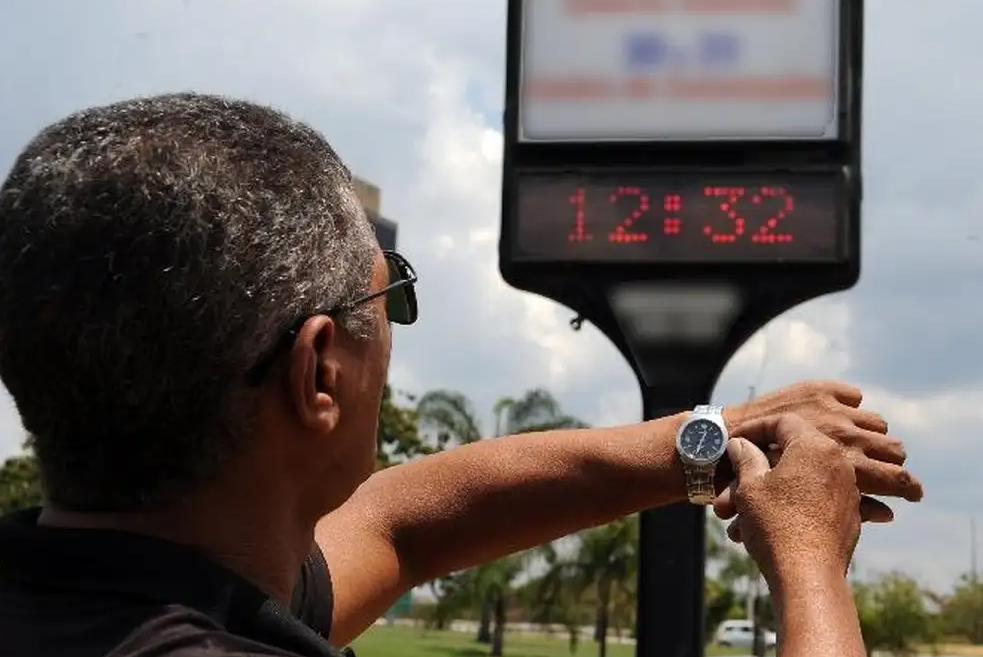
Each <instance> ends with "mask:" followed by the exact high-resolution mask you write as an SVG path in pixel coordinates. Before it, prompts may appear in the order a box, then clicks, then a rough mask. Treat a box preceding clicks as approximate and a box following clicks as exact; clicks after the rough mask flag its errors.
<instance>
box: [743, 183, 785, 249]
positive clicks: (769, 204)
mask: <svg viewBox="0 0 983 657" xmlns="http://www.w3.org/2000/svg"><path fill="white" fill-rule="evenodd" d="M751 203H753V204H754V205H759V206H764V207H766V208H774V209H773V210H771V212H770V213H769V215H770V216H768V217H767V218H766V219H765V220H764V221H763V222H762V223H761V225H760V226H758V228H757V230H755V231H754V232H753V233H752V234H751V241H752V242H754V243H756V244H785V243H788V242H791V241H792V235H791V234H789V233H781V234H779V233H773V232H772V231H773V230H775V229H776V228H778V223H779V222H780V221H781V220H782V219H784V218H785V217H787V216H788V215H789V214H790V213H791V212H792V211H793V210H794V209H795V197H793V196H792V195H791V194H789V193H788V191H787V190H786V189H785V188H784V187H762V188H761V189H759V190H758V193H757V194H755V195H754V196H752V197H751Z"/></svg>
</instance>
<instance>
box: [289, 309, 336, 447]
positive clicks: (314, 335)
mask: <svg viewBox="0 0 983 657" xmlns="http://www.w3.org/2000/svg"><path fill="white" fill-rule="evenodd" d="M337 352H338V330H337V325H336V324H335V323H334V320H332V319H331V318H330V317H325V316H324V315H318V316H315V317H311V318H310V319H308V320H307V321H306V322H304V325H303V326H302V327H301V328H300V330H299V331H298V332H297V338H296V339H295V340H294V346H293V349H292V350H291V352H290V365H289V375H288V381H289V386H290V395H291V397H292V400H293V404H294V408H295V410H296V413H297V419H298V420H299V421H300V423H301V424H303V425H304V426H305V427H307V428H309V429H314V430H316V431H319V432H321V433H326V432H328V431H331V430H332V429H334V428H335V426H337V424H338V419H339V415H340V412H339V408H338V397H337V394H338V385H339V382H340V378H341V365H340V362H339V360H338V358H337V356H338V353H337Z"/></svg>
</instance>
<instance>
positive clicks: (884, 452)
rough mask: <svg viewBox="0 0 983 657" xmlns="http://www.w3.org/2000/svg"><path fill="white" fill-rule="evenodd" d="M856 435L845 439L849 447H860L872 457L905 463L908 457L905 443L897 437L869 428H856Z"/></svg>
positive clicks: (886, 461)
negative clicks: (847, 439)
mask: <svg viewBox="0 0 983 657" xmlns="http://www.w3.org/2000/svg"><path fill="white" fill-rule="evenodd" d="M853 433H854V435H853V436H852V437H851V439H850V440H849V441H843V443H844V444H845V445H847V446H848V447H853V448H854V449H859V450H860V451H862V452H863V453H864V454H866V455H867V456H869V457H870V458H872V459H877V460H878V461H884V462H885V463H893V464H894V465H904V462H905V461H906V460H907V459H908V454H907V453H906V452H905V448H904V443H902V442H901V441H900V440H898V439H897V438H893V437H891V436H886V435H884V434H882V433H879V432H876V431H871V430H867V429H854V430H853Z"/></svg>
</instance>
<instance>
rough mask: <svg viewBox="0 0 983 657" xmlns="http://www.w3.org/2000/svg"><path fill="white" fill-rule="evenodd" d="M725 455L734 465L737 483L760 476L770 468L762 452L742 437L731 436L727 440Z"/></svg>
mask: <svg viewBox="0 0 983 657" xmlns="http://www.w3.org/2000/svg"><path fill="white" fill-rule="evenodd" d="M727 456H728V457H730V463H731V465H732V466H733V467H734V474H735V475H736V476H737V481H738V484H740V481H741V480H742V479H744V480H747V479H754V478H756V477H760V476H761V475H763V474H765V473H766V472H768V470H770V469H771V465H770V464H769V463H768V457H767V456H765V455H764V452H762V451H761V450H760V449H758V448H757V447H756V446H754V445H753V444H751V443H750V442H748V441H746V440H744V439H743V438H732V439H730V440H729V441H727Z"/></svg>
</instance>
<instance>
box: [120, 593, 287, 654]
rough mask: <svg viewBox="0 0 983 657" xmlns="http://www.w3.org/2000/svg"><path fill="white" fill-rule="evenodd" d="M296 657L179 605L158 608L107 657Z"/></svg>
mask: <svg viewBox="0 0 983 657" xmlns="http://www.w3.org/2000/svg"><path fill="white" fill-rule="evenodd" d="M206 655H207V657H296V653H292V652H286V651H284V650H281V649H279V648H276V647H274V646H270V645H266V644H263V643H259V642H256V641H253V640H251V639H248V638H245V637H242V636H239V635H237V634H232V633H231V632H229V631H227V630H226V629H225V628H223V627H221V626H220V625H218V624H217V623H215V621H213V620H212V619H211V618H209V617H208V616H206V615H205V614H202V613H200V612H197V611H195V610H193V609H188V608H186V607H181V606H177V605H172V606H166V607H162V608H159V609H158V610H157V613H155V614H154V615H153V616H152V617H149V618H146V619H145V620H144V621H143V622H142V623H140V624H139V625H137V626H136V627H134V628H133V629H132V631H131V632H130V633H129V634H127V635H126V636H125V637H124V638H123V639H122V641H120V642H119V644H118V645H116V646H115V648H114V649H113V650H112V651H111V652H110V653H108V654H107V656H106V657H151V656H152V657H205V656H206Z"/></svg>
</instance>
